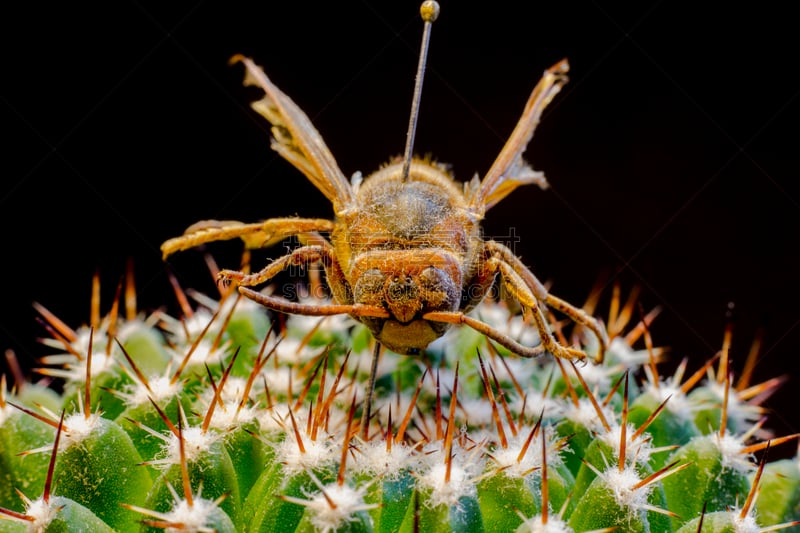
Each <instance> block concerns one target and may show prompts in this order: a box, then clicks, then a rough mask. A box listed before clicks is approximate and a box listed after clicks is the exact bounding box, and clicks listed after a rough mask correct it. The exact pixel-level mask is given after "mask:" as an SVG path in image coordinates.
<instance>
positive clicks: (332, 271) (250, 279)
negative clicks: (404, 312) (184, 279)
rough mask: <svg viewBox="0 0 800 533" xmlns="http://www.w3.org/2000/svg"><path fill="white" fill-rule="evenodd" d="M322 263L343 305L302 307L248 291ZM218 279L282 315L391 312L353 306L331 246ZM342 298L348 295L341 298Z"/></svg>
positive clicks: (381, 315)
mask: <svg viewBox="0 0 800 533" xmlns="http://www.w3.org/2000/svg"><path fill="white" fill-rule="evenodd" d="M313 263H322V264H323V266H324V267H325V271H326V273H327V277H328V283H329V285H330V286H331V291H332V292H333V293H334V299H335V300H337V301H339V302H342V303H331V304H310V303H298V302H292V301H290V300H287V299H286V298H281V297H279V296H272V295H267V294H263V293H260V292H257V291H254V290H252V289H250V288H248V287H252V286H255V285H261V284H262V283H266V282H268V281H269V280H271V279H272V278H274V277H275V276H277V275H278V274H279V273H280V272H282V271H284V270H286V269H287V268H290V267H292V266H301V265H306V266H307V265H310V264H313ZM217 279H218V280H219V281H220V282H222V283H230V282H235V283H237V284H238V285H239V287H238V290H239V292H240V293H241V294H243V295H244V296H246V297H248V298H250V299H251V300H253V301H255V302H258V303H260V304H261V305H263V306H265V307H268V308H270V309H273V310H275V311H279V312H282V313H288V314H296V315H308V316H328V315H343V314H348V315H352V316H354V317H374V318H389V312H388V311H386V310H385V309H383V308H382V307H378V306H374V305H364V304H353V303H349V302H352V298H348V297H347V296H346V295H347V294H348V293H349V290H348V288H347V286H346V281H344V279H343V277H342V275H341V268H340V267H339V262H338V261H337V260H336V256H335V254H334V252H333V249H332V248H331V246H330V245H313V246H301V247H300V248H297V249H295V250H293V251H292V252H291V253H290V254H287V255H284V256H283V257H279V258H278V259H276V260H275V261H273V262H272V263H270V264H269V265H267V266H266V267H264V268H263V269H262V270H260V271H259V272H255V273H253V274H246V273H244V272H240V271H238V270H221V271H220V273H219V274H218V275H217ZM337 294H338V295H344V296H340V297H338V298H337Z"/></svg>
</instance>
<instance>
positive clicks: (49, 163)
mask: <svg viewBox="0 0 800 533" xmlns="http://www.w3.org/2000/svg"><path fill="white" fill-rule="evenodd" d="M441 3H442V14H441V17H440V19H439V21H438V22H437V23H436V24H435V26H434V28H433V35H432V41H431V46H432V48H431V53H430V57H429V62H428V65H429V70H428V73H427V77H426V81H425V89H424V95H423V100H422V109H421V115H420V123H419V130H418V133H417V144H416V151H417V152H419V153H432V154H434V155H435V156H436V157H437V158H438V159H439V160H441V161H444V162H449V163H452V164H453V168H454V171H455V173H456V176H457V177H458V178H459V179H462V180H464V179H469V178H471V177H472V175H473V174H475V173H478V174H480V175H482V174H483V173H484V172H485V171H486V170H487V169H488V168H489V166H490V165H491V163H492V161H493V160H494V157H495V156H496V155H497V154H498V152H499V151H500V148H501V147H502V145H503V143H504V141H505V139H506V137H507V136H508V134H509V133H510V132H511V130H512V129H513V127H514V125H515V123H516V121H517V119H518V117H519V114H520V113H521V111H522V107H523V105H524V103H525V100H526V99H527V97H528V95H529V93H530V91H531V89H532V88H533V86H534V85H535V83H536V82H537V80H538V79H539V77H540V76H541V73H542V71H543V70H544V69H545V68H546V67H548V66H550V65H552V64H553V63H555V62H556V61H558V60H559V59H561V58H562V57H567V58H569V61H570V64H571V67H572V69H571V76H570V78H571V81H570V83H569V84H568V85H567V86H566V88H565V90H564V91H563V92H562V93H561V94H560V95H559V96H558V97H557V99H556V101H555V102H554V103H553V104H552V106H551V107H550V108H548V110H547V112H546V114H545V117H544V120H543V122H542V124H541V126H540V128H539V129H538V131H537V135H536V137H535V138H534V141H533V143H532V144H531V146H530V149H529V150H528V152H527V154H526V155H527V159H528V160H529V161H530V162H531V163H532V164H533V166H534V168H536V169H540V170H544V171H545V172H546V174H547V176H548V179H549V181H550V183H551V186H552V187H551V189H550V190H548V191H541V190H538V189H535V188H533V187H528V188H523V189H520V190H518V191H516V192H515V193H514V194H513V195H512V196H511V197H509V198H508V199H506V200H505V201H503V202H502V203H500V204H499V205H498V206H497V207H495V208H494V209H493V210H491V211H490V212H489V213H488V216H487V220H486V233H487V234H488V235H490V236H495V237H503V236H506V235H509V232H510V231H512V230H511V228H513V231H514V234H515V235H518V236H519V238H520V241H519V242H518V243H517V244H516V247H515V250H516V251H517V253H518V254H519V255H521V256H522V258H523V260H524V261H525V262H526V263H527V264H528V265H530V266H531V267H532V269H533V270H534V272H536V273H537V275H538V276H539V277H540V278H541V279H542V280H545V281H548V282H550V283H552V290H553V292H554V293H555V294H558V295H559V296H562V297H564V298H566V299H568V300H570V301H572V302H576V303H581V302H582V301H583V300H584V298H585V297H586V295H587V294H588V292H589V291H590V289H591V287H592V286H593V285H594V284H595V282H596V281H597V280H598V279H600V278H601V276H602V275H605V276H606V278H605V279H606V280H607V283H612V282H614V281H617V282H619V283H620V284H621V286H622V288H623V293H624V294H627V292H628V291H630V290H631V289H632V288H633V287H634V286H639V287H641V291H642V292H641V301H642V304H643V307H644V308H645V309H647V310H649V309H652V308H653V307H655V306H661V307H662V308H663V311H662V313H661V315H660V316H659V317H658V319H657V320H656V322H655V323H654V324H653V326H652V332H653V336H654V340H655V343H656V344H657V345H665V346H669V347H670V348H671V354H672V355H671V361H672V362H673V363H675V362H677V361H679V360H680V359H681V358H683V357H685V356H686V357H689V358H690V363H689V371H693V370H695V369H696V368H698V367H699V366H700V365H701V363H702V362H703V361H705V360H706V358H708V357H710V356H711V355H713V354H714V353H715V352H716V351H717V350H718V349H719V348H720V347H721V344H722V338H723V332H724V328H725V324H726V320H727V319H726V315H727V313H728V309H729V305H730V304H731V303H732V304H733V305H734V312H733V315H732V321H733V344H732V348H731V356H732V358H733V361H734V368H735V369H736V370H739V369H741V366H742V364H743V361H744V358H745V356H746V354H747V352H748V350H749V348H750V344H751V342H752V341H753V339H754V338H755V337H756V335H757V332H758V331H759V330H762V331H763V346H762V350H761V354H760V360H759V362H758V366H757V371H756V381H763V380H765V379H767V378H770V377H773V376H777V375H781V374H784V373H787V374H791V375H792V378H793V379H792V380H791V381H790V382H789V383H788V384H787V385H785V386H784V387H783V388H782V389H781V390H780V391H779V392H778V393H777V394H776V395H775V396H774V397H773V398H772V399H770V400H769V401H768V402H767V403H766V405H767V407H769V408H773V409H776V410H777V409H783V411H782V412H781V413H774V414H771V417H770V421H769V423H768V425H769V426H770V427H773V428H776V431H777V432H778V433H779V434H789V433H793V432H797V431H800V414H798V409H797V408H796V400H795V398H796V394H795V393H793V392H792V391H794V390H797V387H798V382H797V376H798V375H800V374H799V373H798V361H800V353H798V348H797V345H798V341H800V328H798V327H797V326H798V318H800V307H798V300H799V299H800V282H798V278H797V270H798V268H797V267H798V262H797V254H796V247H797V244H798V229H800V216H799V215H800V187H798V179H797V178H798V176H797V174H798V172H797V171H798V163H799V161H798V159H800V157H799V156H798V151H797V150H798V148H797V147H798V134H797V129H798V119H800V101H798V98H797V96H798V90H799V89H800V83H799V82H798V81H797V60H796V59H797V57H796V55H797V47H796V38H795V37H794V32H795V28H794V27H793V26H792V24H793V21H795V20H796V19H795V18H794V17H793V16H792V15H790V13H789V11H788V7H787V8H783V7H780V8H779V7H776V6H777V5H778V3H777V2H775V3H771V2H765V3H759V4H758V7H755V5H753V4H745V5H743V6H742V7H736V6H734V5H733V4H730V3H722V2H718V3H713V4H714V5H712V6H706V7H704V8H703V9H704V10H703V11H698V10H697V9H696V8H693V7H689V6H688V4H687V5H684V4H682V3H675V2H655V3H651V2H639V3H637V4H636V5H635V7H633V8H631V7H626V8H625V9H624V10H623V9H622V8H619V7H617V6H616V3H615V2H593V3H585V4H584V3H581V4H573V5H566V4H565V3H560V4H562V5H552V4H555V3H553V2H551V3H547V2H530V3H525V4H526V6H527V4H531V6H529V7H517V6H516V5H512V4H511V3H507V5H503V4H500V3H493V4H492V5H493V6H496V7H492V8H490V7H489V5H490V4H489V3H488V2H483V3H480V4H478V3H474V4H472V3H467V2H456V1H453V0H443V1H442V2H441ZM163 4H167V3H166V2H164V3H163ZM171 4H172V3H171ZM382 4H383V3H381V7H376V6H375V5H370V4H368V3H367V2H358V1H356V2H327V3H325V4H324V5H322V4H321V5H312V4H307V3H300V2H294V3H292V2H261V3H259V4H258V5H257V6H254V5H251V3H245V2H241V3H237V2H225V3H223V2H216V1H206V2H197V3H185V5H183V6H180V7H176V6H175V5H171V6H169V7H164V6H155V5H148V4H146V3H140V2H131V1H127V0H121V1H118V2H106V3H103V4H102V5H99V6H97V5H95V6H92V7H88V6H83V5H72V4H71V3H54V4H53V5H49V6H48V5H43V4H33V3H23V2H15V3H14V4H13V7H9V6H4V8H3V9H4V15H3V23H2V26H3V27H2V32H0V40H1V41H0V42H1V43H2V47H1V48H0V49H1V50H2V52H0V54H2V57H3V63H2V69H3V76H2V79H3V81H2V84H0V113H1V115H0V124H1V125H2V133H3V134H4V135H3V137H2V138H3V141H2V142H3V150H2V155H3V163H4V165H3V172H2V176H3V179H2V180H1V181H2V183H0V217H1V221H0V224H1V226H0V227H2V230H3V247H2V261H0V264H1V265H2V280H3V289H2V292H0V298H2V320H1V321H0V348H2V349H7V348H8V349H13V350H14V351H15V352H16V353H17V355H18V357H19V358H20V359H21V360H22V361H23V362H24V363H26V364H28V365H31V364H33V363H32V362H33V360H34V359H35V358H36V357H39V356H41V355H43V354H45V353H47V350H46V349H44V348H43V347H42V346H41V345H39V344H38V343H37V341H36V339H37V337H39V336H42V335H44V331H43V328H42V327H41V326H40V325H39V324H37V323H36V320H35V313H34V311H33V308H32V306H31V303H32V302H33V301H37V302H40V303H42V304H43V305H45V306H46V307H48V308H49V309H50V310H52V311H53V312H54V313H56V314H57V315H58V316H59V317H61V318H62V319H63V320H64V321H65V322H67V323H68V324H70V325H72V326H78V325H80V324H82V323H85V322H86V321H87V320H88V318H89V296H90V286H91V277H92V274H93V273H94V271H95V269H98V270H99V272H100V273H101V276H102V280H103V311H104V312H106V311H108V309H109V307H110V304H111V299H112V296H113V292H114V288H115V285H116V284H117V281H118V280H119V278H120V276H121V275H122V274H123V272H124V269H125V262H126V260H127V259H128V258H132V259H133V261H134V264H135V268H136V279H137V285H138V289H139V305H140V307H141V308H142V309H150V310H152V309H153V308H154V307H156V306H159V305H163V304H165V302H166V303H167V304H169V305H171V306H172V310H174V309H175V306H174V305H173V304H171V303H170V302H172V301H173V298H172V296H171V294H172V292H171V288H170V287H169V283H168V281H167V276H166V267H165V265H164V263H162V261H161V257H160V252H159V245H160V243H161V242H162V241H163V240H165V239H167V238H169V237H172V236H175V235H178V234H180V233H181V232H182V231H183V229H184V228H185V227H186V226H187V225H188V224H190V223H192V222H194V221H197V220H201V219H207V218H221V219H226V218H232V219H238V220H243V221H248V222H249V221H256V220H260V219H263V218H268V217H272V216H278V215H284V216H286V215H293V214H298V215H302V216H322V217H328V216H330V215H331V210H330V206H329V205H328V203H327V202H326V200H325V198H324V197H323V196H322V194H320V193H319V192H318V191H316V190H315V189H314V188H313V186H311V185H310V183H308V182H307V181H306V180H305V178H303V176H302V175H301V174H300V173H299V172H298V171H296V170H294V169H293V168H291V167H290V166H289V165H288V164H287V163H285V162H283V161H282V160H280V159H278V158H277V157H276V155H275V154H274V153H273V152H272V151H271V150H270V149H269V131H268V127H267V125H266V123H265V121H264V120H262V119H261V117H260V116H257V115H256V114H255V113H254V112H252V111H251V110H250V109H249V106H248V104H249V102H250V101H251V100H252V99H253V97H254V96H255V93H253V92H251V91H248V90H245V89H244V88H242V86H241V77H242V71H241V67H229V66H228V65H227V60H228V58H229V57H230V56H231V55H232V54H234V53H243V54H246V55H248V56H251V57H253V58H254V59H255V60H256V62H257V63H259V64H261V65H263V66H264V68H265V70H266V72H267V74H268V75H269V76H270V77H271V78H272V80H273V81H274V82H275V83H276V84H277V85H278V86H279V87H281V88H282V89H283V90H284V91H285V92H286V93H287V94H288V95H289V96H291V97H292V98H293V99H294V100H295V101H296V102H297V103H298V104H299V105H300V107H302V108H303V109H304V110H305V111H306V112H307V114H308V115H309V116H310V117H311V119H312V120H313V122H314V124H315V125H316V126H317V128H318V129H319V130H320V132H321V133H322V135H323V136H324V138H325V140H326V142H327V143H328V145H329V147H330V149H331V151H332V152H333V154H334V155H335V156H336V158H337V160H338V162H339V165H340V167H341V169H342V170H343V172H344V173H345V174H346V175H348V176H349V175H350V174H352V173H353V172H354V171H356V170H361V171H363V172H364V173H365V174H366V173H369V172H370V171H372V170H374V169H375V168H377V167H378V166H379V165H380V164H382V163H384V162H386V161H387V160H388V159H389V157H390V156H394V155H398V154H400V153H402V151H403V146H404V140H405V132H406V127H407V121H408V110H409V103H410V100H411V93H412V88H413V77H414V71H415V68H416V63H417V51H418V49H419V40H420V35H421V23H420V20H419V16H418V3H417V2H416V1H404V2H391V6H386V7H384V6H383V5H382ZM386 4H389V3H388V2H386ZM213 250H214V251H215V253H216V255H217V258H218V260H219V261H220V263H222V264H224V265H225V266H236V261H237V257H238V256H237V250H236V249H235V248H234V249H231V248H230V247H226V246H225V245H219V246H218V247H216V248H213ZM278 252H279V250H278V251H276V250H272V251H270V252H268V253H265V254H264V255H263V256H257V260H259V261H261V262H262V263H263V261H265V260H266V257H268V256H276V255H277V253H278ZM258 258H260V259H258ZM262 263H257V266H258V265H259V264H262ZM171 264H172V267H173V269H174V271H175V273H176V275H177V276H178V278H179V279H180V281H181V283H182V284H183V286H184V287H196V288H199V289H201V290H203V291H205V292H209V293H213V291H214V286H213V284H212V282H211V279H210V276H209V275H208V273H207V271H206V269H205V266H204V264H203V261H202V258H201V256H200V255H199V254H198V253H196V252H195V253H192V252H187V253H184V254H181V255H179V256H176V257H175V259H174V260H172V261H171ZM609 292H610V291H609V289H607V290H606V293H605V294H606V295H607V294H608V293H609ZM606 306H607V303H604V304H603V309H602V311H603V312H605V309H606V308H607V307H606ZM793 446H794V445H793V444H789V445H784V447H783V448H785V449H786V450H785V451H788V452H789V453H791V452H792V451H793ZM776 451H777V450H776Z"/></svg>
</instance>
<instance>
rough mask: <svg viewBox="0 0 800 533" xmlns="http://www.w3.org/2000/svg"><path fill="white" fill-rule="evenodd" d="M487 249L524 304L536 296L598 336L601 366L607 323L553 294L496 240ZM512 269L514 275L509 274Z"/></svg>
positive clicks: (511, 288)
mask: <svg viewBox="0 0 800 533" xmlns="http://www.w3.org/2000/svg"><path fill="white" fill-rule="evenodd" d="M485 246H486V248H485V249H486V252H487V254H488V255H489V257H490V258H492V257H493V258H496V259H497V260H498V261H499V264H500V265H501V266H500V272H501V274H502V275H503V280H504V281H505V282H506V287H507V288H509V289H510V290H511V292H512V294H513V295H514V296H515V298H517V300H518V301H519V302H520V303H521V304H523V305H526V306H527V305H528V304H527V303H526V300H528V301H529V300H530V299H531V297H532V298H533V299H534V300H536V301H539V302H542V303H544V304H545V305H548V306H550V307H552V308H554V309H557V310H558V311H560V312H562V313H564V314H565V315H567V316H568V317H569V318H570V319H572V320H573V321H574V322H575V323H577V324H580V325H582V326H585V327H586V328H588V329H589V330H590V331H591V332H592V333H594V335H595V337H597V342H598V348H597V354H596V355H595V357H594V362H595V363H597V364H599V363H602V362H603V358H604V356H605V352H606V349H607V348H608V342H609V341H608V334H607V333H606V330H605V328H604V327H603V324H602V323H600V321H599V320H597V319H596V318H594V317H593V316H591V315H589V314H588V313H587V312H586V311H584V310H583V309H580V308H578V307H575V306H574V305H572V304H570V303H569V302H567V301H565V300H562V299H561V298H558V297H556V296H553V295H552V294H550V293H549V292H548V291H547V289H546V288H545V287H544V285H543V284H542V282H540V281H539V280H538V279H537V278H536V276H535V275H534V274H533V272H531V271H530V269H529V268H528V267H526V266H525V265H524V264H523V263H522V261H521V260H520V259H519V258H518V257H517V256H516V255H514V253H513V252H512V251H511V250H509V249H508V248H507V247H506V246H503V245H502V244H500V243H498V242H495V241H487V242H486V245H485ZM488 262H489V261H487V263H488ZM509 270H510V271H511V272H512V273H513V275H512V274H510V273H507V272H508V271H509ZM509 283H510V284H509ZM537 308H538V306H537ZM540 315H541V312H540ZM541 319H542V321H544V317H543V315H541ZM534 320H537V317H536V313H534ZM537 329H539V331H540V333H541V331H542V329H541V327H540V325H539V321H538V320H537ZM559 346H560V345H559ZM584 355H585V354H584Z"/></svg>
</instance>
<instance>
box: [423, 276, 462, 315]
mask: <svg viewBox="0 0 800 533" xmlns="http://www.w3.org/2000/svg"><path fill="white" fill-rule="evenodd" d="M417 280H418V281H419V286H420V289H421V290H422V292H423V294H424V295H425V300H426V301H427V302H428V305H429V306H430V307H431V309H437V310H445V309H446V310H454V309H455V308H456V307H457V305H456V304H457V303H458V301H459V298H460V294H461V288H460V287H458V286H456V282H455V281H454V280H453V279H452V278H451V277H450V276H449V275H448V274H447V272H445V271H444V270H442V269H441V268H436V267H432V266H431V267H427V268H425V269H424V270H423V271H422V272H420V274H419V276H418V277H417Z"/></svg>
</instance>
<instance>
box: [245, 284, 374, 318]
mask: <svg viewBox="0 0 800 533" xmlns="http://www.w3.org/2000/svg"><path fill="white" fill-rule="evenodd" d="M238 291H239V292H240V293H241V294H242V295H244V296H246V297H248V298H250V299H251V300H253V301H254V302H256V303H260V304H261V305H263V306H264V307H268V308H270V309H273V310H275V311H279V312H281V313H286V314H289V315H306V316H329V315H352V316H356V317H373V318H389V316H390V315H389V312H388V311H387V310H386V309H384V308H383V307H378V306H377V305H367V304H301V303H297V302H292V301H289V300H286V299H285V298H281V297H280V296H272V295H269V294H264V293H262V292H258V291H254V290H253V289H248V288H247V287H238Z"/></svg>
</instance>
